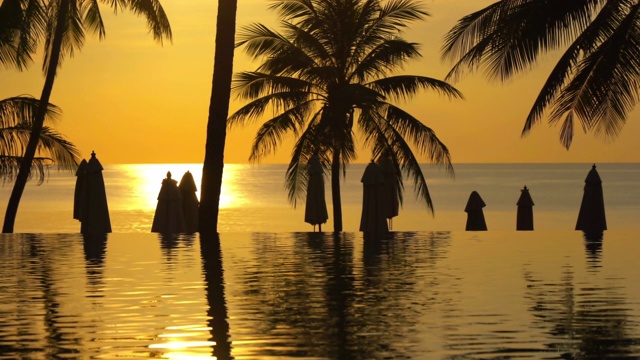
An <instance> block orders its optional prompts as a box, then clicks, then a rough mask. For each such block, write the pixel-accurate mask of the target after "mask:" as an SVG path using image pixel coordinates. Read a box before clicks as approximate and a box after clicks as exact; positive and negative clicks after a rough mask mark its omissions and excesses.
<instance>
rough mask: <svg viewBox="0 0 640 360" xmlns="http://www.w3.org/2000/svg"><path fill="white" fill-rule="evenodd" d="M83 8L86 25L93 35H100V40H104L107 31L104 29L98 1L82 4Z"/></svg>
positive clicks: (92, 0)
mask: <svg viewBox="0 0 640 360" xmlns="http://www.w3.org/2000/svg"><path fill="white" fill-rule="evenodd" d="M82 6H83V8H82V9H81V11H82V13H83V14H85V15H84V24H85V25H86V27H87V28H88V29H89V30H91V31H92V32H93V33H95V34H98V38H99V39H100V40H102V39H104V37H105V35H106V30H105V28H104V22H103V21H102V14H101V13H100V7H99V6H98V0H86V1H85V2H84V3H82Z"/></svg>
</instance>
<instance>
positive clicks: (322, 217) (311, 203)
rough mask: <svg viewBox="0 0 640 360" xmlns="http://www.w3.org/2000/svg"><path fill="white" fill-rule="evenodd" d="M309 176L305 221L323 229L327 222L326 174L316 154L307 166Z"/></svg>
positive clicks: (320, 229) (319, 229)
mask: <svg viewBox="0 0 640 360" xmlns="http://www.w3.org/2000/svg"><path fill="white" fill-rule="evenodd" d="M307 172H308V173H309V178H308V181H307V202H306V206H305V209H304V222H306V223H309V224H311V225H313V227H314V229H315V226H316V225H318V231H322V224H324V223H326V222H327V219H328V218H329V215H328V213H327V203H326V201H325V198H324V174H323V171H322V164H320V157H319V156H318V155H317V154H314V155H313V156H311V158H310V159H309V165H308V166H307Z"/></svg>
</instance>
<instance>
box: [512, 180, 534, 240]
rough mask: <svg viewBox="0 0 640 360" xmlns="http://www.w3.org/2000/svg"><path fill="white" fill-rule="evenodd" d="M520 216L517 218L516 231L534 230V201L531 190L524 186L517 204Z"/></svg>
mask: <svg viewBox="0 0 640 360" xmlns="http://www.w3.org/2000/svg"><path fill="white" fill-rule="evenodd" d="M517 205H518V214H517V217H516V230H533V205H534V204H533V199H531V194H529V189H527V186H526V185H525V186H524V189H522V190H520V198H519V199H518V202H517Z"/></svg>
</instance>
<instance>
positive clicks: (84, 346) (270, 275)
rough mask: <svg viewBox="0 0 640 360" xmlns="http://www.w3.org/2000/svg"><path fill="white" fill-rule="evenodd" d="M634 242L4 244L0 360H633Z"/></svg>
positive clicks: (639, 293)
mask: <svg viewBox="0 0 640 360" xmlns="http://www.w3.org/2000/svg"><path fill="white" fill-rule="evenodd" d="M638 234H639V233H638V231H617V230H613V231H608V232H606V234H605V238H604V240H603V241H602V242H599V243H587V242H585V240H584V239H583V238H582V236H581V234H579V233H578V232H575V231H533V232H516V231H489V232H476V233H473V232H394V233H392V234H391V236H390V238H387V239H382V240H380V241H372V240H371V239H363V238H362V236H361V235H360V234H359V233H342V234H339V235H334V234H332V233H311V232H304V233H248V232H241V233H226V234H221V236H220V239H219V240H220V242H219V244H221V246H216V243H214V242H213V241H211V240H212V239H204V240H201V239H199V238H197V237H189V236H179V237H175V238H167V237H161V236H158V235H156V234H139V233H138V234H117V233H114V234H109V236H108V238H103V239H96V238H93V239H83V238H82V236H80V235H78V234H16V235H6V234H4V235H0V274H2V276H0V358H2V359H19V358H23V359H90V358H91V359H134V358H139V359H148V358H163V359H205V358H212V359H213V358H217V359H231V358H235V359H283V358H308V359H412V358H413V359H450V360H453V359H624V358H628V359H637V358H639V357H640V283H639V282H638V281H637V276H636V274H637V268H638V267H637V254H638V253H639V252H640V243H639V242H638Z"/></svg>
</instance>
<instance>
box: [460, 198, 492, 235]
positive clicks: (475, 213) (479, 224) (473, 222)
mask: <svg viewBox="0 0 640 360" xmlns="http://www.w3.org/2000/svg"><path fill="white" fill-rule="evenodd" d="M485 206H486V204H485V203H484V201H483V200H482V198H481V197H480V194H478V192H477V191H472V192H471V195H469V201H467V206H466V207H465V208H464V211H465V212H466V213H467V226H466V228H465V230H467V231H486V230H487V223H486V222H485V221H484V213H483V212H482V208H483V207H485Z"/></svg>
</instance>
